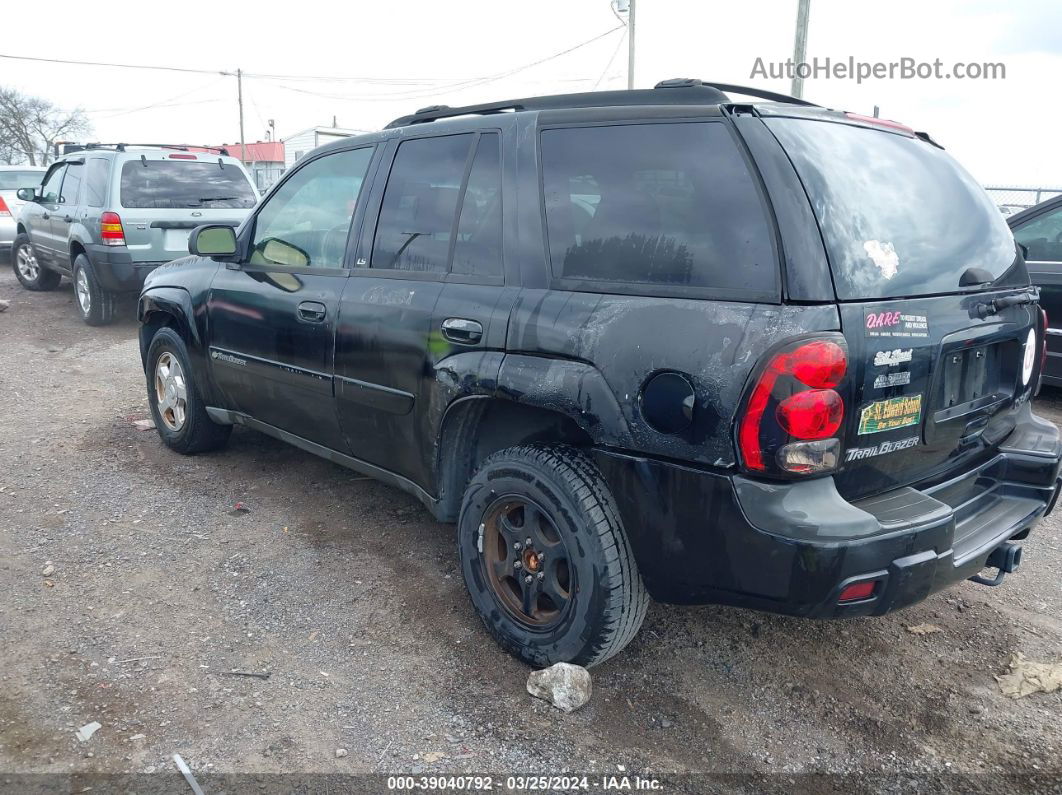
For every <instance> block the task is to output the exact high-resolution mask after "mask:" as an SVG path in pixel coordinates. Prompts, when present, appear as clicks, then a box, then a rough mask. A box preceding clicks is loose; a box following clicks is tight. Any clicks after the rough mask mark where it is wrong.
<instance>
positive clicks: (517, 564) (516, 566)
mask: <svg viewBox="0 0 1062 795" xmlns="http://www.w3.org/2000/svg"><path fill="white" fill-rule="evenodd" d="M523 565H524V564H523V563H522V562H520V561H519V560H515V561H513V568H514V569H520V568H523Z"/></svg>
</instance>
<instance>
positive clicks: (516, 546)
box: [513, 541, 524, 552]
mask: <svg viewBox="0 0 1062 795" xmlns="http://www.w3.org/2000/svg"><path fill="white" fill-rule="evenodd" d="M523 548H524V545H523V544H521V543H520V542H519V541H517V542H516V543H515V544H513V549H515V550H516V551H517V552H519V551H520V550H521V549H523Z"/></svg>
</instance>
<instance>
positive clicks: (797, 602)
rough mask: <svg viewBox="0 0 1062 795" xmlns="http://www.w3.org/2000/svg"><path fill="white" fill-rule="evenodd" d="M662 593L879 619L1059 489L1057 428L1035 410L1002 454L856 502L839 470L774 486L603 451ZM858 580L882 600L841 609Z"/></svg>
mask: <svg viewBox="0 0 1062 795" xmlns="http://www.w3.org/2000/svg"><path fill="white" fill-rule="evenodd" d="M596 457H597V462H598V465H599V466H600V467H601V469H602V472H603V473H604V475H605V477H606V480H608V481H609V484H610V486H611V489H612V492H613V494H614V495H615V497H616V499H617V502H618V504H619V507H620V512H621V514H622V516H623V520H624V525H625V527H626V528H627V532H628V535H629V536H630V538H631V543H632V546H633V547H634V552H635V556H636V558H637V561H638V566H639V570H640V572H641V574H642V578H643V580H644V581H645V584H646V587H647V588H648V589H649V592H650V593H651V594H652V596H653V597H654V598H655V599H657V600H658V601H664V602H672V603H679V604H703V603H715V604H730V605H737V606H741V607H749V608H754V609H758V610H764V611H769V612H774V613H785V614H789V615H798V616H807V617H813V618H840V617H849V616H865V615H881V614H883V613H887V612H890V611H892V610H897V609H899V608H902V607H906V606H908V605H910V604H913V603H915V602H918V601H920V600H922V599H924V598H925V597H927V596H928V595H930V594H931V593H934V592H936V591H939V590H941V589H942V588H945V587H947V586H949V585H951V584H953V583H956V582H959V581H961V580H963V579H966V578H967V577H969V576H971V575H973V574H976V573H977V572H978V571H980V570H981V569H982V568H983V567H984V564H985V561H986V559H987V558H988V556H989V554H991V552H992V551H993V550H994V549H995V548H996V547H998V546H999V545H1000V544H1002V543H1003V542H1005V541H1007V540H1008V539H1011V538H1015V537H1017V538H1024V537H1025V535H1027V534H1028V531H1029V530H1030V529H1031V528H1032V527H1033V526H1034V525H1035V524H1036V523H1037V522H1038V521H1039V520H1040V518H1041V517H1043V516H1044V515H1045V514H1046V513H1047V512H1048V511H1049V510H1050V509H1051V508H1052V507H1053V506H1054V501H1055V499H1057V495H1058V489H1059V461H1060V458H1062V442H1060V439H1059V432H1058V429H1057V428H1055V426H1054V425H1053V424H1051V423H1048V422H1045V421H1044V420H1041V419H1040V418H1038V417H1036V416H1035V415H1033V414H1032V412H1031V411H1030V410H1029V408H1028V406H1026V407H1025V410H1024V411H1023V413H1022V417H1021V419H1020V420H1019V422H1018V424H1017V426H1016V428H1015V430H1014V432H1013V433H1012V434H1011V436H1010V437H1009V438H1008V440H1007V441H1006V442H1005V443H1004V444H1003V445H1001V446H1000V448H999V450H998V452H997V454H996V455H995V456H993V457H992V458H991V459H989V460H987V461H984V462H982V463H981V464H979V465H978V466H977V467H975V468H972V469H970V470H968V471H965V472H963V473H962V474H961V475H960V476H957V477H953V478H951V479H949V480H946V481H943V482H939V483H934V484H933V485H932V486H929V487H917V488H912V487H904V488H900V489H896V490H894V491H891V492H888V493H885V494H881V495H877V496H875V497H872V498H869V499H864V500H857V501H854V502H849V501H847V500H845V499H844V498H843V497H842V496H841V495H840V494H839V493H838V492H837V489H836V487H835V486H834V481H833V478H829V477H825V478H817V479H814V480H808V481H802V482H796V483H766V482H762V481H755V480H752V479H749V478H744V477H741V476H734V475H721V474H715V473H710V472H707V471H704V470H698V469H694V468H691V467H684V466H680V465H676V464H671V463H664V462H659V461H653V460H650V459H645V458H639V457H635V456H627V455H622V454H617V453H612V452H606V451H599V452H598V453H597V456H596ZM860 581H873V582H874V583H875V586H874V592H873V594H872V595H871V596H870V597H869V598H867V599H863V600H860V601H856V602H847V603H844V604H839V603H838V598H839V596H840V592H841V590H842V589H843V588H844V587H845V586H846V585H849V584H852V583H856V582H860Z"/></svg>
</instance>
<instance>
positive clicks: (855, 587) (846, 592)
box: [837, 580, 878, 602]
mask: <svg viewBox="0 0 1062 795" xmlns="http://www.w3.org/2000/svg"><path fill="white" fill-rule="evenodd" d="M877 584H878V583H877V581H876V580H871V581H870V582H854V583H852V584H851V585H846V586H845V587H844V588H843V589H841V594H840V596H838V597H837V601H838V602H861V601H863V600H864V599H869V598H870V597H872V596H873V595H874V588H875V587H876V586H877Z"/></svg>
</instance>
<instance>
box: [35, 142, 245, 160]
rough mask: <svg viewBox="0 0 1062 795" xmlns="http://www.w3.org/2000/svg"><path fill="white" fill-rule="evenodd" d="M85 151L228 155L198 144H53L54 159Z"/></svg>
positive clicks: (221, 150) (214, 148)
mask: <svg viewBox="0 0 1062 795" xmlns="http://www.w3.org/2000/svg"><path fill="white" fill-rule="evenodd" d="M237 145H238V144H237ZM87 149H109V150H111V151H114V152H124V151H125V150H126V149H177V150H179V151H182V152H187V151H189V150H191V149H199V150H202V151H204V152H217V153H218V154H220V155H228V153H229V152H228V149H227V148H226V147H223V146H199V145H198V144H126V143H118V144H105V143H99V142H93V143H87V144H82V143H76V142H74V141H56V142H55V156H56V157H59V156H60V155H69V154H71V153H73V152H84V151H85V150H87Z"/></svg>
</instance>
